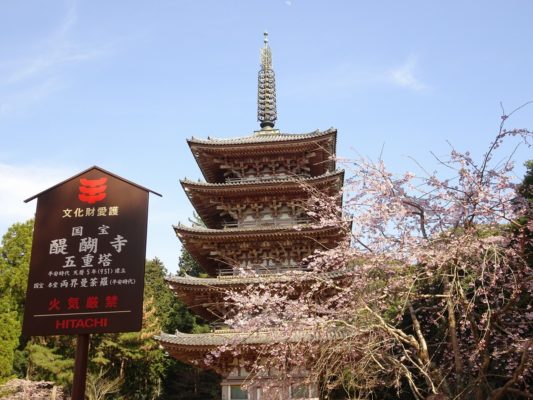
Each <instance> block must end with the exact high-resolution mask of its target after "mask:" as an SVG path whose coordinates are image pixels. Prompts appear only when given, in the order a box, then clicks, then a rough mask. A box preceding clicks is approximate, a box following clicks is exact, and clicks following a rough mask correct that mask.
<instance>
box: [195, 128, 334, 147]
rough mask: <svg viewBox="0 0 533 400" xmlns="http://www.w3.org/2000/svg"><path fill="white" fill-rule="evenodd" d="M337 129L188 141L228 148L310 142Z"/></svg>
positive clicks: (274, 132) (331, 133) (264, 133)
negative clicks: (244, 145) (233, 146)
mask: <svg viewBox="0 0 533 400" xmlns="http://www.w3.org/2000/svg"><path fill="white" fill-rule="evenodd" d="M336 134H337V129H335V128H329V129H327V130H325V131H320V130H318V129H317V130H315V131H313V132H308V133H281V132H279V130H277V129H272V130H264V131H258V132H257V133H255V134H254V135H249V136H240V137H232V138H215V137H210V136H209V137H208V138H207V139H199V138H195V137H194V136H193V137H192V138H190V139H188V140H187V142H188V143H189V145H193V144H204V145H205V144H206V145H212V146H227V145H228V144H229V145H241V144H262V145H263V144H267V143H274V142H287V141H291V142H294V141H308V140H309V139H316V138H322V137H326V136H331V135H336Z"/></svg>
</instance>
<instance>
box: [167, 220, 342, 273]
mask: <svg viewBox="0 0 533 400" xmlns="http://www.w3.org/2000/svg"><path fill="white" fill-rule="evenodd" d="M173 228H174V231H175V232H176V235H177V236H178V237H179V238H180V240H181V241H182V243H183V245H184V246H185V248H186V249H187V251H188V252H189V253H190V254H191V255H192V256H193V257H194V258H195V259H196V260H197V261H198V262H199V263H200V265H201V267H202V268H203V269H204V270H205V271H206V272H208V273H210V274H211V275H216V274H217V270H218V269H219V268H220V267H224V268H227V267H228V265H227V264H224V261H223V260H216V259H214V258H213V257H210V254H209V253H210V250H214V249H210V248H209V246H210V245H211V246H212V245H213V244H215V243H253V244H259V242H261V241H269V242H279V241H282V240H287V239H295V238H296V239H297V238H303V239H308V240H311V241H313V242H316V241H317V239H318V240H320V238H333V237H338V236H341V234H342V228H340V227H338V226H325V227H320V228H316V227H311V226H303V225H300V226H299V227H298V229H295V228H294V227H246V228H231V229H211V228H205V227H199V226H198V227H186V226H184V225H181V224H179V225H177V226H176V225H175V226H174V227H173ZM193 241H194V242H195V243H192V242H193Z"/></svg>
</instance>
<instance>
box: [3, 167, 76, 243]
mask: <svg viewBox="0 0 533 400" xmlns="http://www.w3.org/2000/svg"><path fill="white" fill-rule="evenodd" d="M70 175H72V171H71V170H68V169H66V168H51V167H42V166H38V165H10V164H0V182H1V183H2V184H1V185H0V204H1V207H0V232H2V233H3V232H5V231H6V230H7V228H8V227H9V226H10V225H11V224H13V223H14V222H20V221H25V220H27V219H29V218H32V217H33V214H34V212H35V203H34V202H31V203H28V204H27V203H24V200H25V199H27V198H29V197H31V196H33V195H34V194H37V193H39V192H41V191H43V190H45V189H47V188H49V187H51V186H53V185H55V184H57V183H58V182H61V181H63V180H64V179H66V178H68V177H69V176H70ZM2 233H0V235H1V234H2Z"/></svg>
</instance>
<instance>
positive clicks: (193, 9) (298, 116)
mask: <svg viewBox="0 0 533 400" xmlns="http://www.w3.org/2000/svg"><path fill="white" fill-rule="evenodd" d="M532 15H533V2H531V1H526V0H524V1H510V0H508V1H490V0H485V1H454V0H452V1H440V2H437V1H427V0H424V1H407V0H406V1H392V0H390V1H371V2H370V1H365V2H363V1H348V0H346V1H335V0H328V1H326V0H323V1H318V0H268V1H267V0H264V1H259V0H234V1H220V0H211V1H202V0H189V1H185V0H173V1H170V0H161V1H150V2H148V1H144V2H141V1H131V0H128V1H126V0H116V1H88V0H79V1H47V2H43V1H14V0H13V1H9V0H6V1H2V2H0V139H1V142H0V143H1V144H0V182H1V185H0V204H1V207H0V231H1V232H5V230H6V229H7V227H8V226H9V225H10V224H11V223H13V222H15V221H22V220H25V219H27V218H30V217H31V216H32V214H33V212H34V210H35V203H30V204H29V205H25V204H23V203H22V201H23V200H24V199H25V198H27V197H30V196H31V195H33V194H35V193H38V192H39V191H41V190H43V189H45V188H47V187H49V186H51V185H52V184H54V183H57V182H59V181H61V180H63V179H65V178H68V177H70V176H72V175H74V174H76V173H78V172H80V171H82V170H84V169H86V168H88V167H89V166H92V165H99V166H101V167H102V168H105V169H107V170H110V171H112V172H114V173H116V174H118V175H121V176H123V177H125V178H127V179H129V180H132V181H134V182H137V183H139V184H141V185H143V186H146V187H149V188H151V189H153V190H155V191H157V192H159V193H162V194H163V196H164V197H163V198H158V197H152V198H151V202H150V215H149V225H148V226H149V235H148V251H147V256H148V257H154V256H158V257H160V258H161V259H162V260H163V261H164V262H165V265H166V266H167V268H168V269H169V270H171V271H175V270H176V268H177V260H178V256H179V248H180V245H179V241H178V239H177V238H176V237H175V235H174V232H173V230H172V228H171V225H172V224H176V223H178V222H179V221H182V222H187V219H188V218H189V217H190V216H191V214H192V207H191V205H190V204H189V202H188V200H187V199H186V197H185V195H184V194H183V192H182V190H181V187H180V185H179V182H178V180H179V179H180V178H184V177H188V178H191V179H197V178H201V174H200V171H199V169H198V168H197V166H196V165H195V162H194V160H193V157H192V155H191V154H190V151H189V148H188V146H187V145H186V142H185V140H186V138H188V137H191V136H195V137H202V138H204V137H207V136H212V137H213V136H214V137H231V136H244V135H249V134H251V133H253V131H254V130H256V129H258V123H257V122H256V90H257V88H256V82H257V71H258V69H259V49H260V47H261V46H262V36H263V35H262V33H263V31H264V30H268V31H269V33H270V44H271V47H272V51H273V65H274V69H275V72H276V79H277V94H278V122H277V127H278V128H279V129H281V130H282V131H284V132H289V133H303V132H310V131H313V130H315V129H321V130H324V129H327V128H329V127H331V126H333V127H336V128H337V129H338V131H339V133H338V147H337V149H338V154H339V155H341V156H344V157H355V156H356V155H357V154H360V155H364V156H369V157H373V158H376V157H378V155H379V154H380V152H381V149H382V147H383V149H384V150H383V158H384V159H385V160H386V162H387V164H388V165H389V166H390V167H391V168H392V169H393V170H396V171H398V172H402V171H406V170H412V171H415V172H417V167H416V165H415V164H414V163H413V162H412V161H411V159H410V158H409V157H410V156H411V157H413V158H415V159H416V160H418V161H419V162H420V163H422V164H424V165H425V166H426V167H427V168H428V169H430V170H431V169H434V168H436V167H437V165H436V163H435V161H434V160H433V159H432V157H431V155H430V151H434V152H435V153H437V154H445V153H446V152H447V151H448V149H449V147H448V144H447V142H450V143H452V144H453V145H454V146H455V147H457V148H458V149H463V150H464V149H470V150H471V151H472V152H473V154H474V155H480V154H482V153H483V150H485V149H486V145H487V143H488V142H489V141H490V139H491V138H492V137H493V136H494V135H495V134H496V132H497V129H498V126H499V122H500V115H501V109H500V101H501V102H503V104H504V106H505V108H506V109H507V110H511V109H513V108H515V107H517V106H519V105H521V104H523V103H525V102H527V101H529V100H533V51H532V45H531V38H532V37H533V24H531V16H532ZM508 127H509V128H511V127H526V128H530V129H531V128H533V105H531V106H529V107H526V108H525V109H523V110H522V111H521V112H520V113H518V114H517V115H516V116H513V118H512V120H510V121H509V124H508ZM502 154H503V153H502ZM528 158H533V156H532V153H531V149H527V148H525V147H521V148H520V149H519V150H518V152H517V154H516V159H517V162H518V164H522V162H523V161H524V160H526V159H528ZM521 173H523V168H519V169H518V175H519V177H520V174H521ZM519 177H518V178H517V179H519Z"/></svg>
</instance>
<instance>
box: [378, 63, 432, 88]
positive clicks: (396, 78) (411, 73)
mask: <svg viewBox="0 0 533 400" xmlns="http://www.w3.org/2000/svg"><path fill="white" fill-rule="evenodd" d="M417 64H418V63H417V60H416V58H415V57H409V58H408V59H407V60H406V61H405V62H404V63H403V64H401V65H399V66H398V67H396V68H393V69H391V70H389V71H387V72H386V74H385V78H386V80H387V81H388V82H390V83H392V84H393V85H395V86H400V87H402V88H406V89H410V90H414V91H421V90H424V89H427V88H428V87H427V85H426V84H424V83H423V82H422V81H421V80H420V78H418V77H417V76H416V73H417V70H418V65H417Z"/></svg>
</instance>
